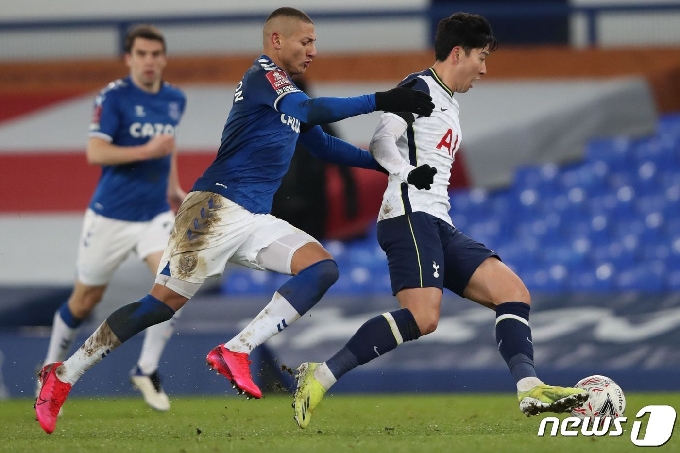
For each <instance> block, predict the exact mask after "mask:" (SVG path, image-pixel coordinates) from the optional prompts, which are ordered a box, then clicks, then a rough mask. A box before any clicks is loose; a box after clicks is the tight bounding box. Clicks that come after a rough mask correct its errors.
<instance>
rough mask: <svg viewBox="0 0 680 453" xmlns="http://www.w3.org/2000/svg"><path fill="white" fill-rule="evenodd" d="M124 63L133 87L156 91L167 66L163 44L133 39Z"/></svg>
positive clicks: (149, 40)
mask: <svg viewBox="0 0 680 453" xmlns="http://www.w3.org/2000/svg"><path fill="white" fill-rule="evenodd" d="M125 63H126V64H127V65H128V67H129V68H130V75H131V76H132V80H133V81H134V82H135V85H137V86H138V87H139V88H141V89H143V90H145V91H151V92H156V91H158V89H159V88H160V84H161V78H162V77H163V69H164V68H165V65H166V64H167V60H166V58H165V51H164V50H163V43H161V42H159V41H155V40H151V39H144V38H135V40H134V42H133V44H132V49H131V50H130V53H128V54H126V55H125Z"/></svg>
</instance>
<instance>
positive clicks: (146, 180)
mask: <svg viewBox="0 0 680 453" xmlns="http://www.w3.org/2000/svg"><path fill="white" fill-rule="evenodd" d="M185 106H186V97H185V95H184V93H183V92H182V91H181V90H179V89H178V88H176V87H174V86H172V85H170V84H168V83H165V82H163V83H162V85H161V89H160V91H159V92H158V93H148V92H146V91H143V90H141V89H140V88H138V87H137V86H136V85H135V84H134V83H133V82H132V80H131V79H130V77H129V76H128V77H126V78H124V79H120V80H116V81H115V82H111V83H110V84H109V85H108V86H107V87H106V88H104V89H103V90H102V91H101V92H100V93H99V95H98V96H97V97H96V99H95V106H94V115H93V119H92V123H91V124H90V132H89V136H90V137H99V138H103V139H104V140H107V141H109V142H110V143H112V144H114V145H117V146H138V145H143V144H145V143H146V142H148V141H149V140H150V139H151V138H153V137H154V136H156V135H159V134H176V132H177V125H178V124H179V121H180V119H181V118H182V114H183V113H184V108H185ZM171 159H172V156H171V155H168V156H165V157H161V158H157V159H149V160H145V161H137V162H131V163H129V164H123V165H104V166H102V174H101V177H100V179H99V183H98V184H97V189H96V190H95V193H94V195H93V197H92V200H91V201H90V206H89V207H90V209H92V210H93V211H94V212H96V213H97V214H100V215H102V216H104V217H109V218H113V219H119V220H127V221H147V220H151V219H152V218H154V217H155V216H156V215H158V214H160V213H161V212H165V211H167V210H169V209H170V205H169V204H168V200H167V186H168V176H169V174H170V163H171Z"/></svg>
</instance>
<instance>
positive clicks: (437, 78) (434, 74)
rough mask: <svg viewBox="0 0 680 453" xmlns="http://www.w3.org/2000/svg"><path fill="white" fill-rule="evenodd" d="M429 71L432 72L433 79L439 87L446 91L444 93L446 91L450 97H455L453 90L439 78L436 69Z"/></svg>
mask: <svg viewBox="0 0 680 453" xmlns="http://www.w3.org/2000/svg"><path fill="white" fill-rule="evenodd" d="M428 71H430V73H431V74H432V78H433V79H434V80H436V81H437V83H438V84H439V86H440V87H442V88H443V89H444V91H446V92H447V93H448V94H449V96H451V97H453V91H451V89H450V88H449V87H447V86H446V85H445V84H444V82H442V80H441V79H440V78H439V76H438V75H437V73H436V72H435V70H434V68H429V69H428Z"/></svg>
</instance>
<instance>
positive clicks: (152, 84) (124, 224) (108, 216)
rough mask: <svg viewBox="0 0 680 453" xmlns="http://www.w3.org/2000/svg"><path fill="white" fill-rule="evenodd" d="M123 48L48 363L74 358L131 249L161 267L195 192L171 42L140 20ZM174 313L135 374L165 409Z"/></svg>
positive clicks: (104, 95)
mask: <svg viewBox="0 0 680 453" xmlns="http://www.w3.org/2000/svg"><path fill="white" fill-rule="evenodd" d="M124 46H125V61H126V63H127V66H128V67H129V68H130V75H129V76H127V77H125V78H123V79H120V80H116V81H114V82H111V83H110V84H109V85H108V86H107V87H106V88H104V89H103V90H102V91H101V92H100V93H99V95H98V96H97V97H96V100H95V107H94V115H93V119H92V123H91V125H90V132H89V139H88V143H87V159H88V161H89V163H90V164H93V165H100V166H101V167H102V173H101V177H100V179H99V183H98V184H97V188H96V190H95V193H94V195H93V197H92V200H91V202H90V205H89V207H88V209H87V211H86V213H85V218H84V222H83V230H82V235H81V239H80V243H79V249H78V260H77V278H76V281H75V285H74V287H73V291H72V293H71V295H70V297H69V299H68V300H67V301H66V302H64V303H63V305H62V306H61V307H60V308H59V309H58V310H57V312H56V313H55V316H54V323H53V326H52V335H51V337H50V344H49V348H48V351H47V356H46V358H45V361H44V362H43V364H46V363H52V362H60V361H62V360H64V359H65V358H66V354H67V353H68V352H69V349H70V347H71V344H72V343H73V339H74V338H75V336H76V334H77V332H78V330H79V327H80V324H81V323H82V322H83V321H84V320H85V319H86V318H87V317H88V315H89V314H90V313H91V312H92V310H93V309H94V307H95V306H96V304H97V303H99V301H101V299H102V297H103V295H104V291H105V290H106V287H107V285H108V283H109V282H110V280H111V278H112V276H113V274H114V272H115V271H116V269H118V267H120V265H121V264H122V262H123V261H124V260H125V259H126V258H127V256H128V255H129V254H130V253H131V252H133V251H134V252H135V253H136V255H137V256H138V257H139V258H140V259H141V260H144V261H145V262H146V264H147V265H148V266H149V268H150V269H151V270H152V272H154V273H155V272H156V270H157V269H158V265H159V263H160V260H161V257H162V255H163V250H165V246H166V245H167V242H168V239H169V237H170V232H171V230H172V223H173V220H174V213H173V211H172V210H171V207H172V208H174V209H175V210H176V209H177V208H178V207H179V205H180V204H181V202H182V201H183V200H184V197H185V196H186V193H185V192H184V191H182V188H181V187H180V183H179V178H178V175H177V163H176V148H175V131H176V129H177V126H178V124H179V122H180V119H181V117H182V114H183V113H184V107H185V104H186V98H185V96H184V93H182V91H180V90H179V89H178V88H176V87H174V86H172V85H170V84H168V83H166V82H164V81H163V80H162V76H163V70H164V68H165V66H166V64H167V59H166V48H165V38H164V36H163V34H162V33H161V32H160V30H158V29H157V28H156V27H153V26H151V25H138V26H135V27H133V28H131V29H130V31H129V32H128V33H127V35H126V37H125V44H124ZM174 319H175V318H173V319H170V320H168V321H166V322H164V323H161V324H158V325H155V326H153V327H151V328H149V329H148V330H147V331H146V333H145V337H144V343H143V346H142V351H141V354H140V357H139V360H138V362H137V366H135V368H134V369H133V370H132V372H131V375H130V378H131V380H132V383H133V385H134V386H135V387H136V388H137V389H138V390H140V391H141V392H142V395H143V396H144V399H145V400H146V402H147V403H148V404H149V405H150V406H151V407H153V408H154V409H156V410H160V411H166V410H168V409H170V401H169V399H168V396H167V394H166V393H165V392H164V391H163V388H162V387H161V385H160V380H159V377H158V372H157V368H158V362H159V360H160V356H161V354H162V352H163V349H164V348H165V345H166V344H167V342H168V340H169V339H170V336H171V335H172V332H173V323H174ZM41 368H42V366H41Z"/></svg>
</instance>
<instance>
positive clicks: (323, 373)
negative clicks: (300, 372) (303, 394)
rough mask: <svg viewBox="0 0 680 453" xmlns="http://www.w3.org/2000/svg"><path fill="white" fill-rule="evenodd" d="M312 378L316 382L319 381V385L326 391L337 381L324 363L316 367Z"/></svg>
mask: <svg viewBox="0 0 680 453" xmlns="http://www.w3.org/2000/svg"><path fill="white" fill-rule="evenodd" d="M314 377H315V378H316V380H317V381H319V384H321V386H322V387H323V388H325V389H326V390H328V389H329V388H331V387H332V386H333V384H335V383H336V382H337V381H338V380H337V379H335V376H333V373H332V372H331V369H330V368H328V365H326V362H324V363H322V364H321V365H319V366H318V367H316V370H314Z"/></svg>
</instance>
